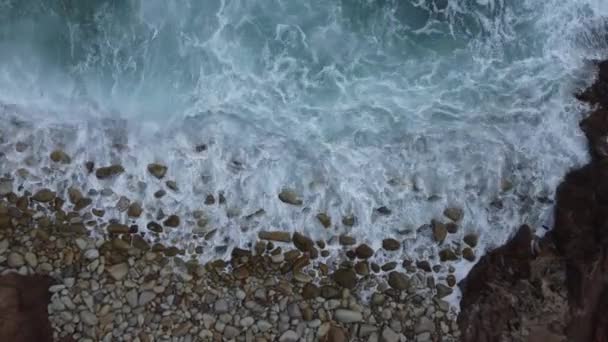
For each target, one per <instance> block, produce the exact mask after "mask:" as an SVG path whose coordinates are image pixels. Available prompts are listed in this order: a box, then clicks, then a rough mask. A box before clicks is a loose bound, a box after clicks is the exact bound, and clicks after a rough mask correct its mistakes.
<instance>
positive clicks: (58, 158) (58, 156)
mask: <svg viewBox="0 0 608 342" xmlns="http://www.w3.org/2000/svg"><path fill="white" fill-rule="evenodd" d="M50 158H51V160H52V161H54V162H55V163H61V164H69V163H71V162H72V158H70V156H68V154H67V153H65V152H63V151H62V150H55V151H53V152H51V155H50Z"/></svg>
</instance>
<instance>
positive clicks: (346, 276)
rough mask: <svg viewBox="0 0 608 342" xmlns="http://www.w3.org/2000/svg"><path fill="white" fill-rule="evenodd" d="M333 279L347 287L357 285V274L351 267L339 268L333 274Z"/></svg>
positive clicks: (350, 287) (351, 287) (352, 287)
mask: <svg viewBox="0 0 608 342" xmlns="http://www.w3.org/2000/svg"><path fill="white" fill-rule="evenodd" d="M332 279H333V280H334V281H335V282H336V284H338V285H340V286H342V287H344V288H347V289H354V288H355V286H356V285H357V275H356V274H355V272H354V271H353V270H351V269H344V268H341V269H338V270H336V271H335V272H334V273H333V274H332Z"/></svg>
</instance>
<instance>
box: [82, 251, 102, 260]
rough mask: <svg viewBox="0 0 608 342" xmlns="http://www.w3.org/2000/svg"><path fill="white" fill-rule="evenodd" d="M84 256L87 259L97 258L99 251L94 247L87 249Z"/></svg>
mask: <svg viewBox="0 0 608 342" xmlns="http://www.w3.org/2000/svg"><path fill="white" fill-rule="evenodd" d="M84 258H85V259H88V260H94V259H97V258H99V251H98V250H96V249H89V250H87V251H86V252H84Z"/></svg>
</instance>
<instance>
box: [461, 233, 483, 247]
mask: <svg viewBox="0 0 608 342" xmlns="http://www.w3.org/2000/svg"><path fill="white" fill-rule="evenodd" d="M478 240H479V238H478V237H477V234H467V235H465V236H464V238H462V241H464V243H466V244H467V245H469V246H471V247H473V248H475V247H477V243H478Z"/></svg>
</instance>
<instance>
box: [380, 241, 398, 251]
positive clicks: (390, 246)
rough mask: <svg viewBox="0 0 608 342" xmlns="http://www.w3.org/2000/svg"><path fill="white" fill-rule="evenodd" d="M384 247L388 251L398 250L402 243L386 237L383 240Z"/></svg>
mask: <svg viewBox="0 0 608 342" xmlns="http://www.w3.org/2000/svg"><path fill="white" fill-rule="evenodd" d="M382 248H384V249H385V250H387V251H396V250H399V248H401V243H399V241H397V240H395V239H384V240H382Z"/></svg>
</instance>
